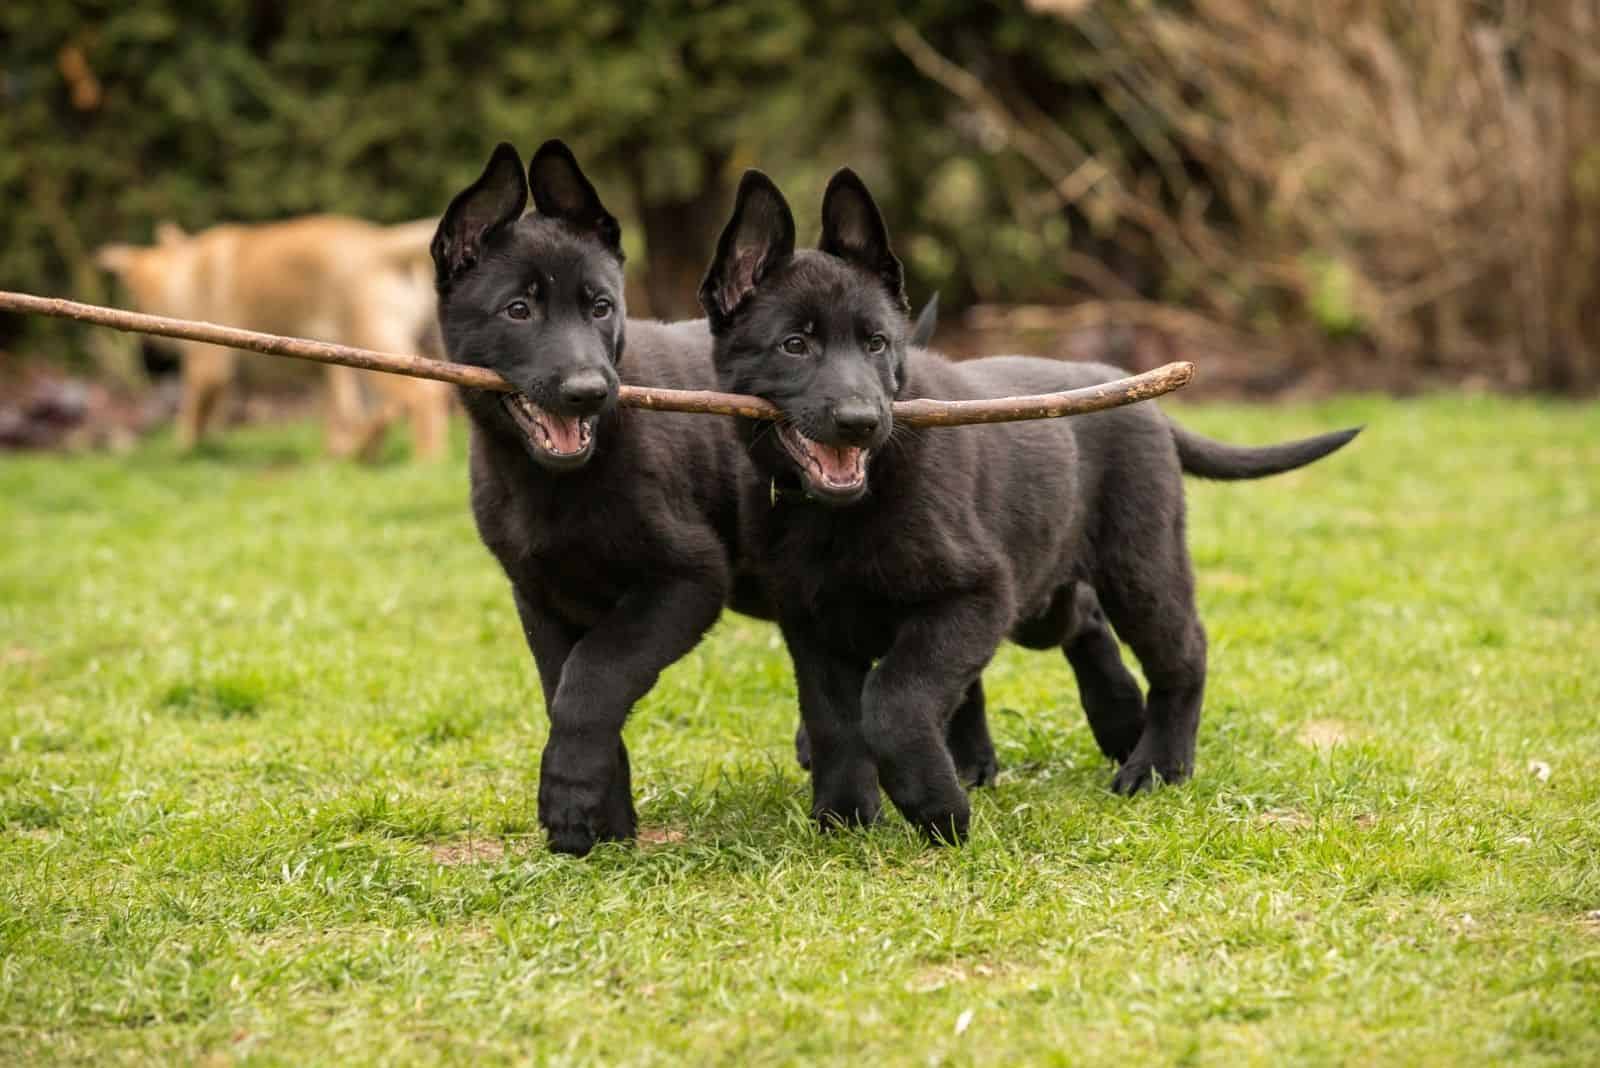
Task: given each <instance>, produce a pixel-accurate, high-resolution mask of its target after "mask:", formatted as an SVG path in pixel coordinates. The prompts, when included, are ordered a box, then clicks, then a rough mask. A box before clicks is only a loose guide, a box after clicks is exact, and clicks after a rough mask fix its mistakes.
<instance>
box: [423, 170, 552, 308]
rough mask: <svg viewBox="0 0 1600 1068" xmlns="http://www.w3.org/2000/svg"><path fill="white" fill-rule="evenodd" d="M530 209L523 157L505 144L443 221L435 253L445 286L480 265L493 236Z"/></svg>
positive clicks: (436, 269)
mask: <svg viewBox="0 0 1600 1068" xmlns="http://www.w3.org/2000/svg"><path fill="white" fill-rule="evenodd" d="M527 206H528V183H527V181H526V180H525V179H524V178H523V177H522V157H520V156H518V155H517V150H516V149H514V148H512V147H511V146H510V145H509V144H507V143H506V142H504V141H502V142H500V144H499V146H498V147H496V148H495V150H494V155H492V156H490V157H489V165H488V166H487V167H485V168H484V169H483V174H482V175H480V176H479V178H478V180H477V181H476V182H473V183H472V184H471V185H469V186H467V187H466V188H465V189H463V190H462V191H461V192H459V193H457V194H456V198H455V199H454V200H452V201H451V202H450V206H449V207H448V208H446V209H445V212H444V218H442V219H440V220H439V229H438V230H436V231H435V232H434V235H433V244H432V246H431V251H432V253H433V267H434V272H435V275H436V277H437V278H438V282H439V284H440V285H441V286H442V285H444V284H446V283H447V282H449V281H451V280H452V279H454V278H456V277H458V276H459V275H460V274H461V272H463V271H465V270H466V269H467V268H469V267H471V266H472V265H473V264H474V263H477V262H478V257H479V256H481V255H482V254H483V246H484V245H485V243H487V241H488V240H489V237H490V235H492V234H493V233H495V231H497V230H499V229H500V228H501V227H504V226H509V225H510V224H511V223H514V222H516V221H517V220H518V219H520V218H522V212H523V209H524V208H526V207H527Z"/></svg>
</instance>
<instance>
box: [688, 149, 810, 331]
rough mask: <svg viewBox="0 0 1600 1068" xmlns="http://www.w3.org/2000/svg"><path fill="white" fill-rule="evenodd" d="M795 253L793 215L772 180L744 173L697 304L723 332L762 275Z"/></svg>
mask: <svg viewBox="0 0 1600 1068" xmlns="http://www.w3.org/2000/svg"><path fill="white" fill-rule="evenodd" d="M793 255H794V214H793V213H792V212H790V211H789V202H788V201H786V200H784V199H783V194H782V193H780V192H779V191H778V187H777V186H776V185H773V184H772V179H771V178H768V177H767V176H766V175H764V174H762V173H761V172H760V171H745V172H744V178H743V179H742V180H740V182H739V195H738V197H737V198H736V199H735V200H734V203H733V217H732V218H731V219H729V220H728V225H727V226H725V227H724V228H723V230H722V237H721V238H719V239H718V241H717V253H716V256H715V257H714V258H713V259H712V261H711V269H710V270H708V271H707V272H706V278H705V281H704V282H701V283H700V306H701V307H703V308H704V309H705V311H706V317H707V318H709V319H710V320H711V329H712V330H713V331H716V330H721V329H722V328H723V327H724V326H725V325H727V322H728V320H729V319H730V318H732V316H733V313H734V312H735V311H736V310H738V307H739V305H740V304H743V303H744V301H745V298H746V297H748V296H749V295H750V294H751V293H753V292H754V291H755V288H756V287H757V286H758V285H760V284H761V281H762V279H764V278H766V277H767V276H768V275H770V274H772V272H773V271H774V270H776V269H777V268H778V267H779V266H781V265H782V264H784V263H786V262H788V260H789V258H790V257H791V256H793Z"/></svg>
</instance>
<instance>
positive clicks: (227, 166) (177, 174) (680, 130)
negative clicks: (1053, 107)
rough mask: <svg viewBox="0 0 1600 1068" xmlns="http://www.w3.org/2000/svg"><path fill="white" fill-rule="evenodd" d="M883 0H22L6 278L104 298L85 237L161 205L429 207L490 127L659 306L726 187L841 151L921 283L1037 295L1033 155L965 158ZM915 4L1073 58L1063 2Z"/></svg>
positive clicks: (683, 294)
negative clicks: (1026, 174) (561, 148)
mask: <svg viewBox="0 0 1600 1068" xmlns="http://www.w3.org/2000/svg"><path fill="white" fill-rule="evenodd" d="M871 7H872V6H871V5H869V6H868V7H867V8H866V9H863V8H862V7H860V6H858V5H854V4H848V3H844V2H841V0H827V2H824V3H821V4H809V3H802V2H798V0H796V2H788V0H767V2H763V3H756V4H713V3H692V4H688V5H684V4H666V3H651V4H644V5H626V6H624V5H608V4H594V3H588V2H584V0H550V2H541V3H536V4H528V3H511V2H509V0H477V2H473V3H468V4H464V5H455V4H442V3H436V2H430V0H397V2H391V0H349V2H342V3H338V4H311V3H289V4H275V3H265V2H261V0H219V2H217V3H212V4H207V5H193V4H186V3H178V2H173V0H165V2H151V3H139V4H136V5H124V4H109V3H67V4H55V5H44V4H30V3H18V4H8V5H4V7H3V8H0V55H3V56H4V57H5V59H4V60H3V62H4V68H3V70H0V145H3V146H4V149H5V150H4V151H3V152H0V202H4V203H5V204H7V205H8V208H9V210H7V211H6V212H5V213H4V214H3V215H0V285H3V286H5V287H8V288H23V289H29V290H35V291H44V292H52V293H63V292H70V293H73V294H75V295H78V296H83V297H86V298H89V299H94V298H98V297H104V296H106V295H107V293H106V292H105V290H104V288H103V286H104V283H103V281H102V280H101V279H100V278H98V276H97V273H96V271H95V270H94V268H93V266H92V264H91V261H90V254H91V253H92V250H93V248H94V247H95V246H96V245H98V244H100V243H102V242H104V241H110V240H122V241H145V240H148V239H149V237H150V234H151V230H152V227H153V226H154V224H155V222H156V221H158V220H161V219H172V220H174V221H176V222H179V223H181V224H182V225H184V226H186V227H190V228H195V227H204V226H208V225H211V224H214V223H218V222H223V221H251V220H266V219H277V218H282V217H285V216H289V215H295V214H300V213H306V212H318V211H335V212H348V213H352V214H357V215H361V216H364V217H367V218H372V219H376V220H382V221H399V220H403V219H409V218H415V217H419V216H424V215H430V214H434V213H437V212H438V211H440V210H441V209H442V207H443V205H444V203H445V202H446V201H447V200H448V198H449V196H450V195H451V193H452V192H454V191H455V190H457V189H459V188H460V187H461V186H463V185H464V184H466V183H467V182H468V181H470V180H471V179H472V177H473V176H475V175H476V173H477V172H478V170H479V169H480V168H481V166H482V163H483V160H484V158H486V153H487V151H488V148H489V147H490V146H491V145H493V144H494V143H495V142H496V141H497V140H500V139H508V140H511V141H514V142H516V143H518V144H519V145H520V146H522V148H523V151H524V152H525V153H526V152H529V151H531V150H532V148H533V147H534V146H535V145H536V144H537V143H538V142H540V141H542V140H543V139H545V138H547V137H562V138H564V139H566V140H567V141H568V142H569V143H570V144H571V145H572V146H573V148H574V150H575V151H576V152H577V153H578V155H579V158H580V159H582V160H583V161H584V163H585V166H586V168H588V169H590V170H591V173H593V174H594V175H595V176H596V179H597V182H598V183H599V185H600V188H601V190H602V193H603V194H604V195H605V196H606V198H607V200H608V203H609V205H610V206H611V207H612V210H613V211H615V212H616V213H617V214H618V215H619V216H621V217H622V218H623V221H624V224H625V226H626V228H627V229H626V238H627V243H628V248H629V252H630V254H631V259H632V261H633V263H632V266H633V268H634V270H635V272H636V275H637V277H636V281H641V282H643V283H644V284H645V287H644V290H643V292H642V293H640V294H638V297H639V298H640V299H637V300H636V303H637V304H638V305H639V310H641V311H644V310H653V311H656V312H658V313H660V314H666V315H674V316H677V315H689V314H694V313H695V308H694V306H693V299H692V294H693V291H694V288H695V284H696V283H697V282H698V275H699V272H700V271H701V270H702V269H703V266H704V257H705V255H706V250H708V249H709V246H710V242H711V240H712V239H713V238H714V236H715V233H716V229H717V227H718V226H719V225H720V223H721V221H722V216H723V213H724V212H725V211H726V210H727V205H728V202H729V191H730V190H731V184H732V182H733V181H736V180H737V178H738V174H739V172H740V171H741V170H743V169H744V168H745V167H748V166H757V165H759V166H761V167H763V168H765V169H767V170H769V171H771V172H773V173H774V175H775V176H776V177H778V178H779V179H780V180H781V181H783V182H784V183H785V185H786V186H788V187H790V188H791V190H792V192H793V193H795V194H797V195H798V196H799V198H800V202H807V201H809V200H811V199H812V198H813V197H814V196H815V195H816V194H819V193H820V191H821V186H822V183H823V182H824V181H825V180H826V178H827V175H828V174H829V173H831V172H832V170H833V169H834V168H836V167H838V166H840V165H842V164H844V163H846V162H848V163H851V164H852V165H855V166H857V167H858V168H860V169H861V170H862V171H863V173H865V174H866V175H867V176H868V177H869V179H871V180H874V181H876V182H878V183H880V184H881V185H882V187H883V191H884V194H885V195H884V197H883V199H884V200H885V201H886V203H887V205H888V208H889V210H890V212H891V220H890V221H891V223H892V224H894V225H896V226H897V227H898V229H897V231H896V233H897V237H899V238H900V241H901V244H902V245H903V246H904V248H905V252H906V258H907V260H908V264H909V266H910V268H911V270H912V272H913V277H914V280H915V281H916V282H917V283H918V287H917V288H918V290H919V291H920V290H921V289H922V288H925V287H927V286H935V285H939V286H946V287H949V288H950V291H951V293H952V294H953V295H959V294H961V293H971V292H972V291H973V290H974V289H983V290H990V289H992V288H993V283H994V282H995V281H996V280H998V279H1000V278H1002V277H1005V276H1006V271H1007V268H1008V266H1009V267H1010V268H1012V269H1014V271H1015V274H1014V277H1015V278H1016V279H1022V278H1031V279H1033V281H1034V286H1035V289H1037V288H1038V282H1039V273H1038V271H1037V270H1036V269H1034V268H1036V267H1037V265H1038V261H1039V260H1040V259H1041V256H1040V254H1039V253H1040V252H1041V251H1042V247H1041V246H1040V245H1039V240H1040V236H1039V235H1038V234H1036V233H1035V231H1036V230H1037V228H1036V227H1035V228H1032V229H1030V230H1028V231H1027V233H1028V234H1032V235H1033V239H1032V244H1029V242H1028V241H1026V240H1024V239H1023V238H1024V231H1023V230H1021V229H1018V225H1019V224H1018V223H1017V222H1009V221H1007V220H1006V218H1005V216H1006V215H1007V214H1008V212H1009V208H1008V204H1007V195H1006V193H1005V192H1004V189H1005V186H1004V184H1003V183H1002V184H1001V185H1000V186H994V185H992V184H991V183H988V182H986V181H985V182H981V183H979V184H977V185H975V184H974V181H975V176H976V177H980V178H981V177H987V174H988V172H989V170H990V169H991V168H992V167H993V166H995V165H996V164H998V165H999V166H1000V168H1001V169H1002V170H1004V169H1005V168H1007V167H1014V161H1012V162H1010V163H1008V162H1007V161H1004V160H998V161H989V160H984V159H981V158H980V159H978V160H976V161H973V159H972V156H973V153H972V146H971V144H970V138H968V136H967V134H965V133H963V132H962V131H960V130H958V129H955V128H953V127H952V126H951V125H950V123H949V121H948V120H949V115H950V112H951V110H952V106H953V101H952V99H951V98H950V97H949V96H948V94H946V93H945V92H944V91H943V90H942V89H940V88H938V87H937V86H934V85H931V84H930V83H928V82H926V81H924V80H923V79H922V78H921V77H920V76H918V75H917V74H916V72H915V71H914V70H913V69H912V68H911V67H910V65H909V63H908V62H907V61H906V60H905V59H904V57H903V56H901V55H900V53H899V51H898V50H897V49H896V47H895V45H894V43H893V41H892V40H891V38H890V35H889V32H888V26H889V21H890V18H891V9H890V8H889V7H887V6H885V7H883V8H882V9H881V10H878V11H873V10H872V9H871ZM919 8H920V13H913V15H912V17H913V18H916V19H919V21H920V22H925V23H926V25H925V26H924V27H923V32H924V33H925V34H927V35H928V36H929V37H930V39H935V40H938V41H940V42H941V46H948V47H951V48H952V49H954V50H955V54H957V55H960V56H961V57H962V59H963V61H966V60H971V59H973V58H974V56H976V58H977V59H978V61H979V63H980V65H981V66H984V67H985V68H992V69H995V70H1011V69H1014V68H1015V69H1021V68H1020V67H1018V56H1019V54H1020V53H1022V52H1027V53H1028V54H1031V55H1033V56H1048V55H1056V56H1061V57H1065V56H1066V55H1067V54H1068V53H1067V51H1066V50H1065V49H1064V48H1054V49H1052V48H1050V47H1048V45H1049V43H1050V42H1051V41H1055V42H1057V43H1058V44H1061V43H1063V42H1064V41H1065V39H1066V37H1067V35H1068V30H1067V28H1066V27H1065V26H1064V25H1062V24H1060V23H1058V22H1055V21H1053V20H1050V19H1047V18H1043V17H1040V16H1034V15H1028V14H1026V13H1023V12H1021V11H1020V10H1016V11H1011V12H1006V11H1004V10H1002V9H1000V8H981V9H977V10H970V9H968V8H966V7H965V6H962V5H949V4H942V3H929V4H923V5H919ZM985 57H987V58H985ZM1064 62H1065V60H1064V59H1059V58H1058V59H1056V60H1055V61H1054V66H1053V67H1050V68H1045V67H1041V68H1040V73H1041V74H1045V75H1050V76H1055V75H1058V74H1059V73H1060V70H1059V68H1060V67H1061V65H1062V64H1063V63H1064ZM930 209H931V210H932V211H933V213H934V215H933V218H932V221H931V222H930V223H929V224H928V225H927V226H926V228H924V230H923V232H921V233H918V232H916V231H915V230H914V229H913V224H914V222H915V220H917V219H918V218H919V217H921V216H922V215H923V214H924V213H925V212H927V211H929V210H930ZM1064 236H1065V235H1064V230H1056V231H1050V232H1047V233H1045V234H1044V235H1043V237H1044V238H1045V239H1050V238H1055V239H1059V238H1062V237H1064ZM957 264H961V265H962V271H963V272H964V276H963V277H960V278H957V277H955V273H956V270H957ZM1022 295H1027V293H1026V292H1024V293H1023V294H1022ZM647 304H648V305H650V307H649V308H646V306H645V305H647ZM6 325H9V326H10V327H11V329H12V330H13V331H15V330H16V329H17V328H18V325H19V324H18V323H16V322H15V321H12V322H10V323H9V324H5V323H0V338H3V336H4V334H5V332H6V331H5V326H6ZM29 329H30V330H41V331H42V330H47V329H57V330H59V329H61V328H59V327H52V326H46V325H45V324H29ZM35 336H43V335H35Z"/></svg>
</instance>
